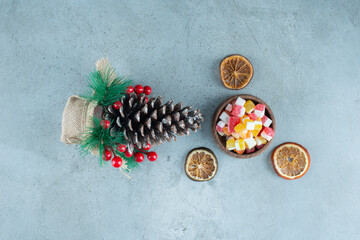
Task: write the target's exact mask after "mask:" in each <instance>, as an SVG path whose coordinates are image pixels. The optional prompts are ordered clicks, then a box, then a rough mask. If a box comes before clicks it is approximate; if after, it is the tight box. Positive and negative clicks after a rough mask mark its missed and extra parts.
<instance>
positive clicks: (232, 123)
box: [229, 117, 241, 133]
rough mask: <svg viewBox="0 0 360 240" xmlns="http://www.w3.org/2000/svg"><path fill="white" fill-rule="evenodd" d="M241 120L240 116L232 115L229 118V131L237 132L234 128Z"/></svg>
mask: <svg viewBox="0 0 360 240" xmlns="http://www.w3.org/2000/svg"><path fill="white" fill-rule="evenodd" d="M240 122H241V118H240V117H230V118H229V132H231V133H233V132H235V130H234V128H235V126H236V125H238V124H239V123H240Z"/></svg>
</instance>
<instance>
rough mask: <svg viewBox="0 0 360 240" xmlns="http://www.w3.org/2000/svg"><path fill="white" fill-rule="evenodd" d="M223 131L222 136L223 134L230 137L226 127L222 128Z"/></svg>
mask: <svg viewBox="0 0 360 240" xmlns="http://www.w3.org/2000/svg"><path fill="white" fill-rule="evenodd" d="M223 131H224V134H225V135H226V136H230V135H231V133H230V132H229V129H228V127H224V128H223Z"/></svg>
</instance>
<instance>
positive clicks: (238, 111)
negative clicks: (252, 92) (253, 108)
mask: <svg viewBox="0 0 360 240" xmlns="http://www.w3.org/2000/svg"><path fill="white" fill-rule="evenodd" d="M231 114H232V115H234V116H238V117H242V116H244V114H245V108H244V107H243V106H240V105H234V108H233V110H232V112H231Z"/></svg>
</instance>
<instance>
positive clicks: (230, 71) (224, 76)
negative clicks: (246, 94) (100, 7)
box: [220, 55, 254, 89]
mask: <svg viewBox="0 0 360 240" xmlns="http://www.w3.org/2000/svg"><path fill="white" fill-rule="evenodd" d="M253 73H254V70H253V66H252V65H251V63H250V61H249V60H248V59H247V58H245V57H243V56H240V55H231V56H228V57H226V58H224V59H223V60H222V61H221V63H220V77H221V81H222V83H223V84H224V86H225V87H227V88H230V89H242V88H244V87H246V86H247V85H248V84H249V82H250V80H251V78H252V76H253Z"/></svg>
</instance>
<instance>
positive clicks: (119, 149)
mask: <svg viewBox="0 0 360 240" xmlns="http://www.w3.org/2000/svg"><path fill="white" fill-rule="evenodd" d="M116 149H117V150H118V151H119V152H122V153H123V152H125V150H126V145H124V144H119V145H118V146H117V147H116Z"/></svg>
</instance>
